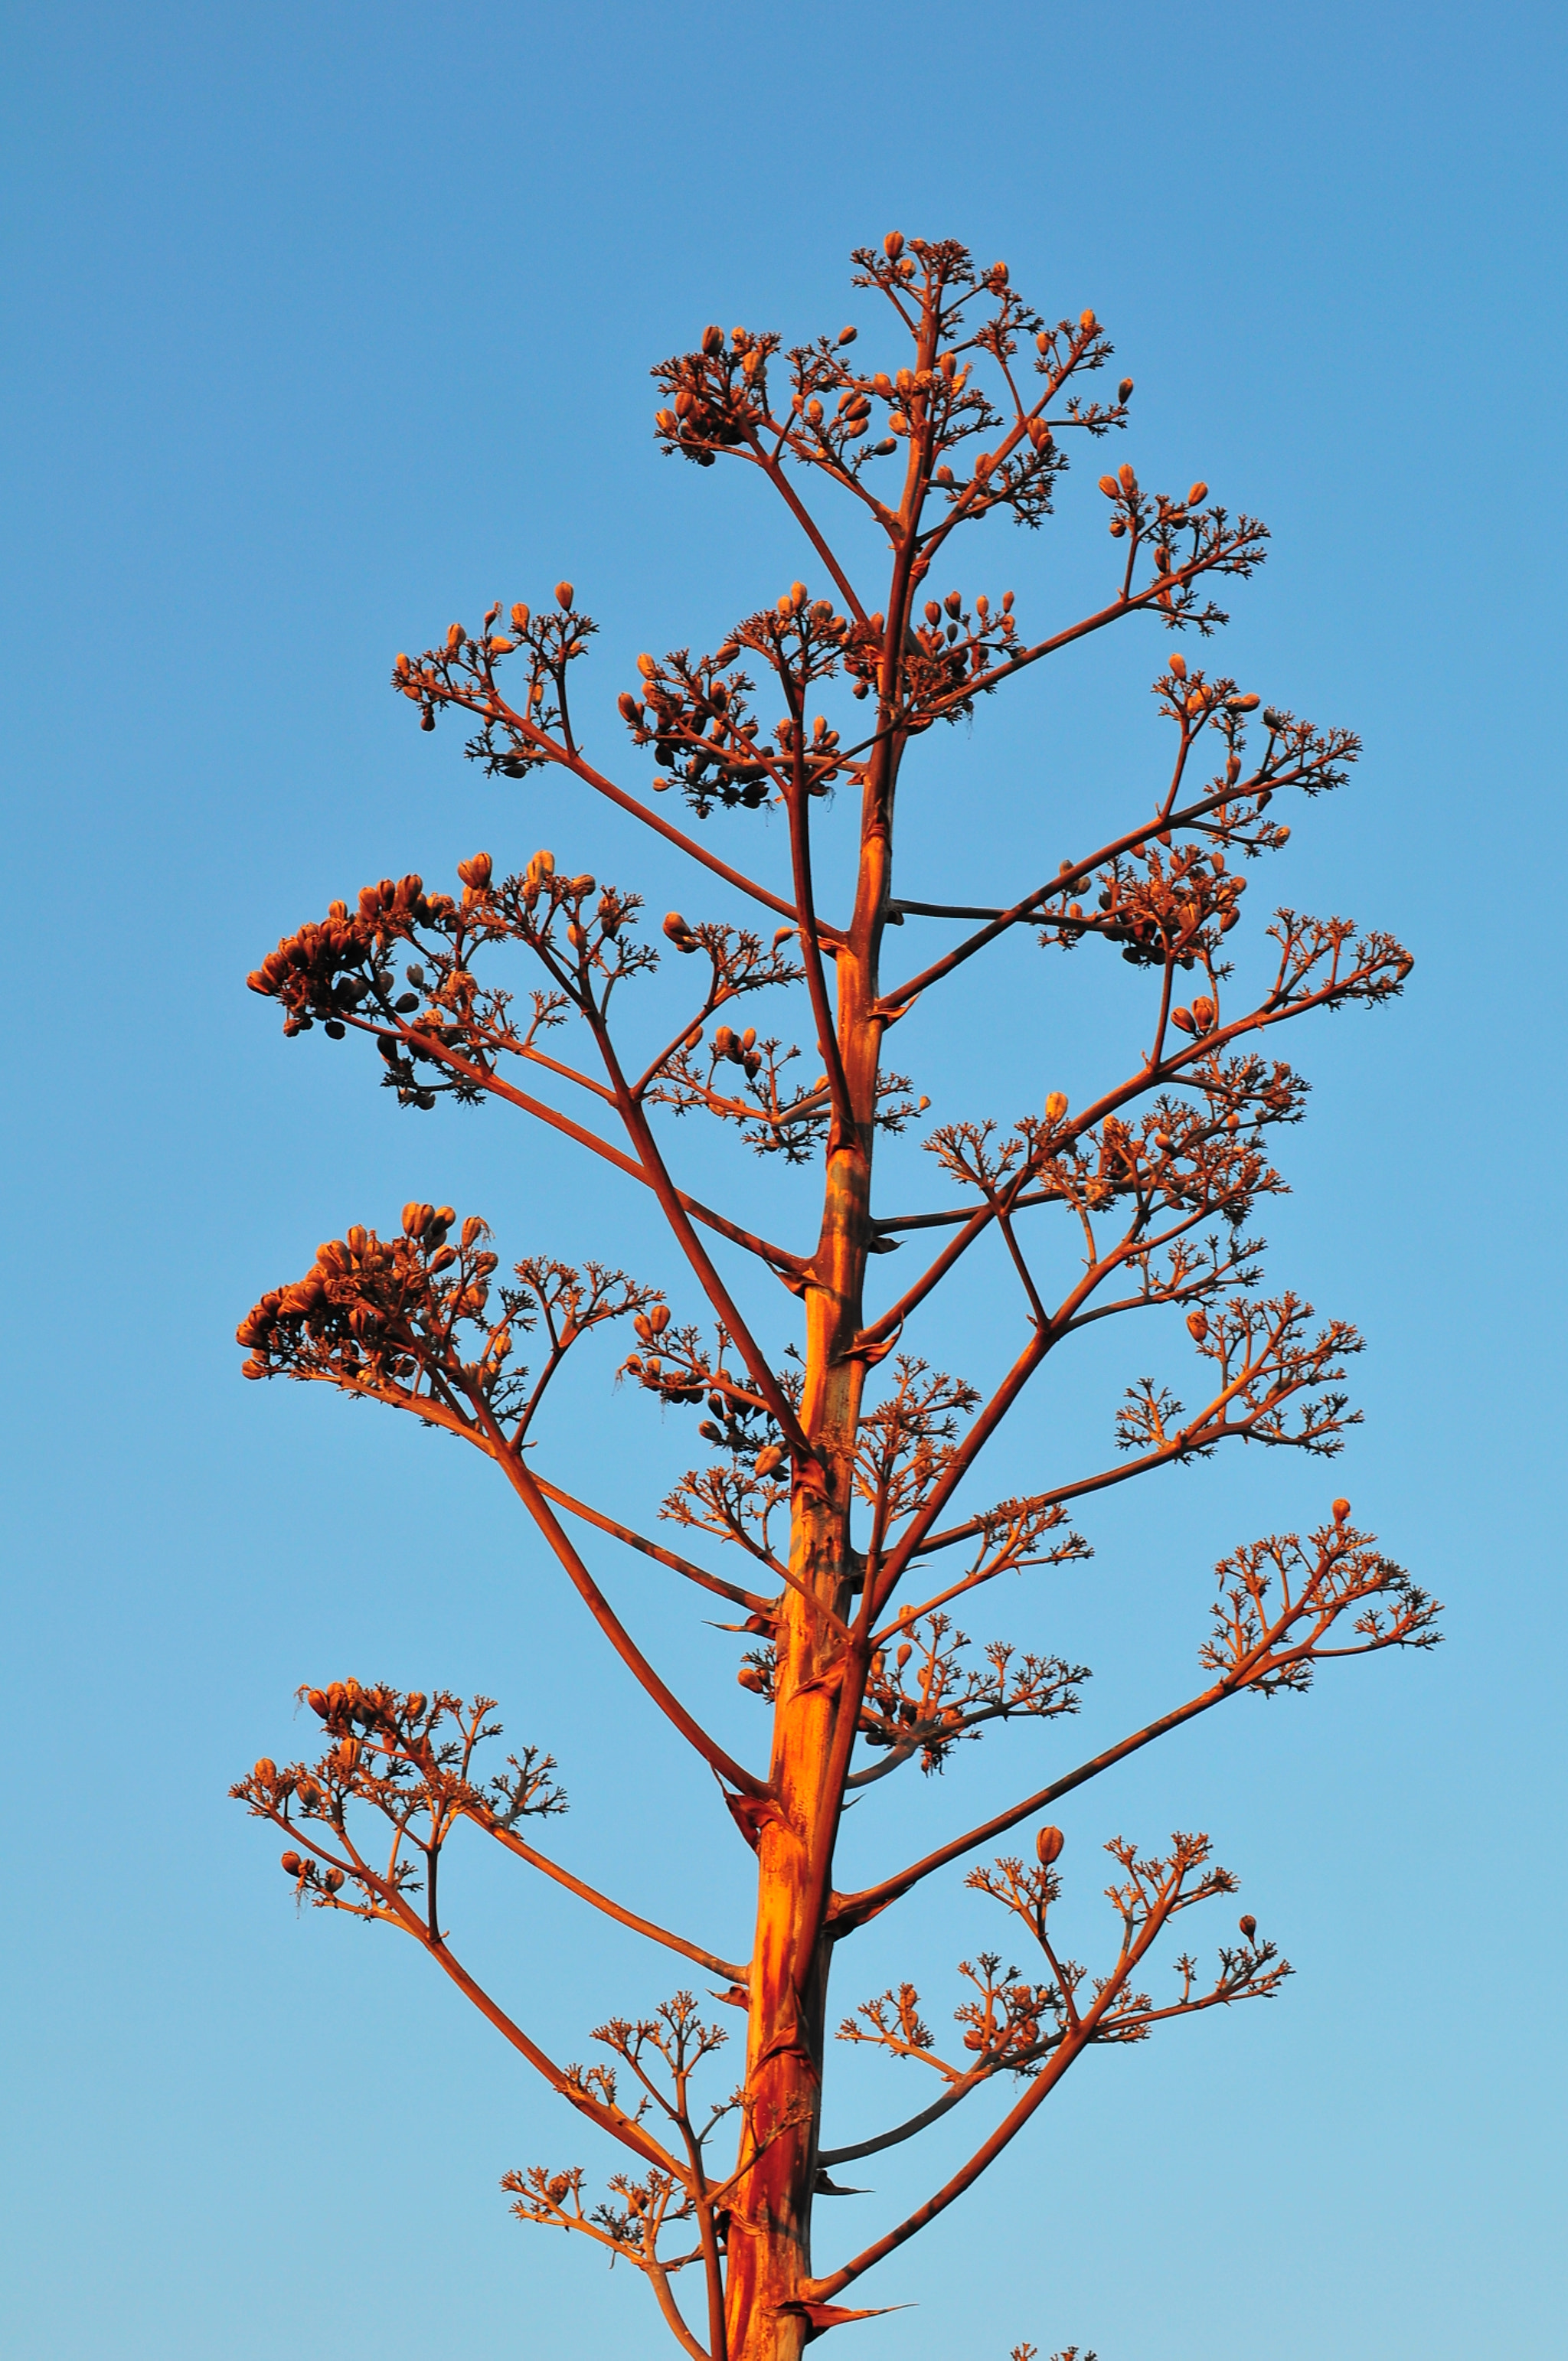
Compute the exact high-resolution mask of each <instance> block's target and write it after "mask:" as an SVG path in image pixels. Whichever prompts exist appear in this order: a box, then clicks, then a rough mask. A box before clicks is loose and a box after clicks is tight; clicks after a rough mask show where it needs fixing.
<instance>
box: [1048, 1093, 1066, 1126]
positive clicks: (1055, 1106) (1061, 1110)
mask: <svg viewBox="0 0 1568 2361" xmlns="http://www.w3.org/2000/svg"><path fill="white" fill-rule="evenodd" d="M1067 1109H1068V1097H1067V1093H1066V1092H1065V1091H1052V1092H1051V1093H1050V1095H1049V1097H1048V1098H1047V1101H1046V1121H1047V1123H1060V1121H1061V1119H1062V1117H1063V1115H1066V1113H1067Z"/></svg>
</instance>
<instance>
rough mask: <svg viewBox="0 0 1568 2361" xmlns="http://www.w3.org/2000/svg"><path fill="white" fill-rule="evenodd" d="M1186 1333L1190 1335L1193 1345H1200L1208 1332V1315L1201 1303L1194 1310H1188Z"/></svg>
mask: <svg viewBox="0 0 1568 2361" xmlns="http://www.w3.org/2000/svg"><path fill="white" fill-rule="evenodd" d="M1187 1333H1188V1334H1189V1335H1190V1337H1191V1339H1192V1341H1193V1343H1194V1344H1195V1345H1201V1343H1202V1342H1203V1339H1204V1337H1205V1336H1207V1334H1209V1315H1208V1313H1207V1312H1205V1311H1204V1309H1203V1306H1202V1305H1201V1304H1200V1305H1199V1306H1198V1308H1197V1310H1196V1311H1195V1312H1189V1313H1188V1315H1187Z"/></svg>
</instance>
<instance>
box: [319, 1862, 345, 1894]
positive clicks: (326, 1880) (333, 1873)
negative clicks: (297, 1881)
mask: <svg viewBox="0 0 1568 2361" xmlns="http://www.w3.org/2000/svg"><path fill="white" fill-rule="evenodd" d="M322 1883H323V1885H324V1886H325V1887H326V1890H327V1892H328V1893H329V1894H336V1893H337V1892H338V1890H339V1889H340V1887H341V1886H342V1884H343V1872H342V1870H341V1869H337V1868H333V1869H323V1872H322Z"/></svg>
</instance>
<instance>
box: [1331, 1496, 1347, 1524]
mask: <svg viewBox="0 0 1568 2361" xmlns="http://www.w3.org/2000/svg"><path fill="white" fill-rule="evenodd" d="M1349 1515H1350V1502H1349V1501H1348V1500H1336V1501H1335V1502H1334V1504H1333V1520H1334V1522H1335V1524H1336V1525H1343V1523H1344V1522H1345V1521H1346V1520H1347V1518H1348V1517H1349Z"/></svg>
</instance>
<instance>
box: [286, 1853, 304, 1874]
mask: <svg viewBox="0 0 1568 2361" xmlns="http://www.w3.org/2000/svg"><path fill="white" fill-rule="evenodd" d="M304 1865H305V1864H304V1862H303V1861H302V1860H301V1859H300V1856H299V1854H298V1853H297V1852H292V1851H291V1852H286V1853H285V1854H284V1855H283V1857H282V1867H283V1868H284V1869H286V1870H287V1871H288V1872H289V1875H290V1876H291V1877H298V1875H299V1874H300V1872H301V1870H302V1869H303V1867H304Z"/></svg>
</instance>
